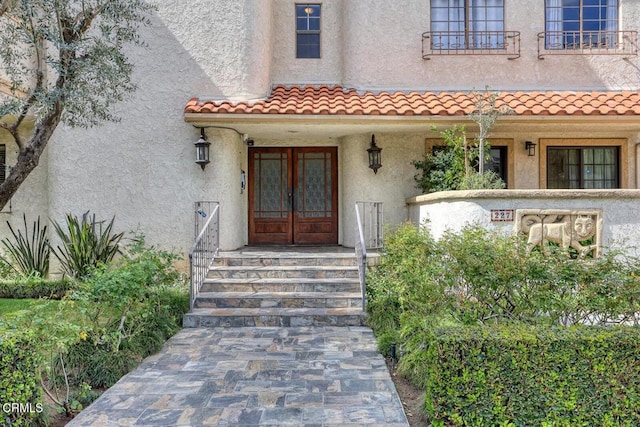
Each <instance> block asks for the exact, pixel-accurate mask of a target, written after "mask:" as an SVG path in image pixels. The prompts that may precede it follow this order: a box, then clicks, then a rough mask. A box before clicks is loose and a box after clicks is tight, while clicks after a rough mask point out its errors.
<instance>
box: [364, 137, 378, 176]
mask: <svg viewBox="0 0 640 427" xmlns="http://www.w3.org/2000/svg"><path fill="white" fill-rule="evenodd" d="M381 151H382V148H380V147H378V146H377V145H376V136H375V135H371V147H369V148H367V152H368V153H369V167H370V168H371V169H373V173H375V174H377V173H378V169H380V168H381V167H382V161H381V156H380V152H381Z"/></svg>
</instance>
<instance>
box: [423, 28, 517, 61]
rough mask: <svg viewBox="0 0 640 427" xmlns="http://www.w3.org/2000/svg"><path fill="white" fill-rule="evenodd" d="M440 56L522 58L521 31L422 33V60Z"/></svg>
mask: <svg viewBox="0 0 640 427" xmlns="http://www.w3.org/2000/svg"><path fill="white" fill-rule="evenodd" d="M438 55H504V56H506V57H507V59H516V58H519V57H520V32H519V31H427V32H425V33H422V58H423V59H431V57H432V56H438Z"/></svg>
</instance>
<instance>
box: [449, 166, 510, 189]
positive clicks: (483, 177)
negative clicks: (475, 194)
mask: <svg viewBox="0 0 640 427" xmlns="http://www.w3.org/2000/svg"><path fill="white" fill-rule="evenodd" d="M506 186H507V185H506V184H505V183H504V181H503V180H502V178H501V177H500V175H498V174H497V173H495V172H494V171H485V172H483V173H479V172H475V171H473V172H470V173H469V174H468V175H466V176H465V177H464V178H462V181H460V185H459V187H458V189H459V190H502V189H503V188H505V187H506Z"/></svg>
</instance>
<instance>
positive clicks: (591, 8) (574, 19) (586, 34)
mask: <svg viewBox="0 0 640 427" xmlns="http://www.w3.org/2000/svg"><path fill="white" fill-rule="evenodd" d="M617 43H618V0H546V1H545V49H550V50H553V49H569V50H571V49H594V48H614V47H616V46H617Z"/></svg>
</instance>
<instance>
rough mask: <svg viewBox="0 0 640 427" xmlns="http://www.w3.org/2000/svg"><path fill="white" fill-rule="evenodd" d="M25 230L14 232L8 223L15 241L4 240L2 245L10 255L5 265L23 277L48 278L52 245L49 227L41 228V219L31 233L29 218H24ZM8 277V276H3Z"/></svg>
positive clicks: (34, 223) (34, 224) (34, 225)
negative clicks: (48, 234)
mask: <svg viewBox="0 0 640 427" xmlns="http://www.w3.org/2000/svg"><path fill="white" fill-rule="evenodd" d="M22 221H23V223H24V231H23V230H14V229H13V227H12V226H11V223H10V222H9V221H7V225H8V226H9V231H10V232H11V234H12V236H13V241H11V240H9V239H2V245H3V246H4V248H5V250H6V251H7V253H8V257H7V258H6V259H3V263H4V264H7V265H9V266H11V267H12V268H13V270H14V271H15V272H16V273H17V274H18V275H20V276H22V277H47V274H49V258H50V254H51V245H50V244H49V238H48V236H47V226H46V225H45V226H43V227H41V226H40V217H38V219H37V220H36V221H34V222H33V226H32V227H31V232H29V226H28V225H27V216H26V215H23V216H22ZM2 277H6V276H2Z"/></svg>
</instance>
